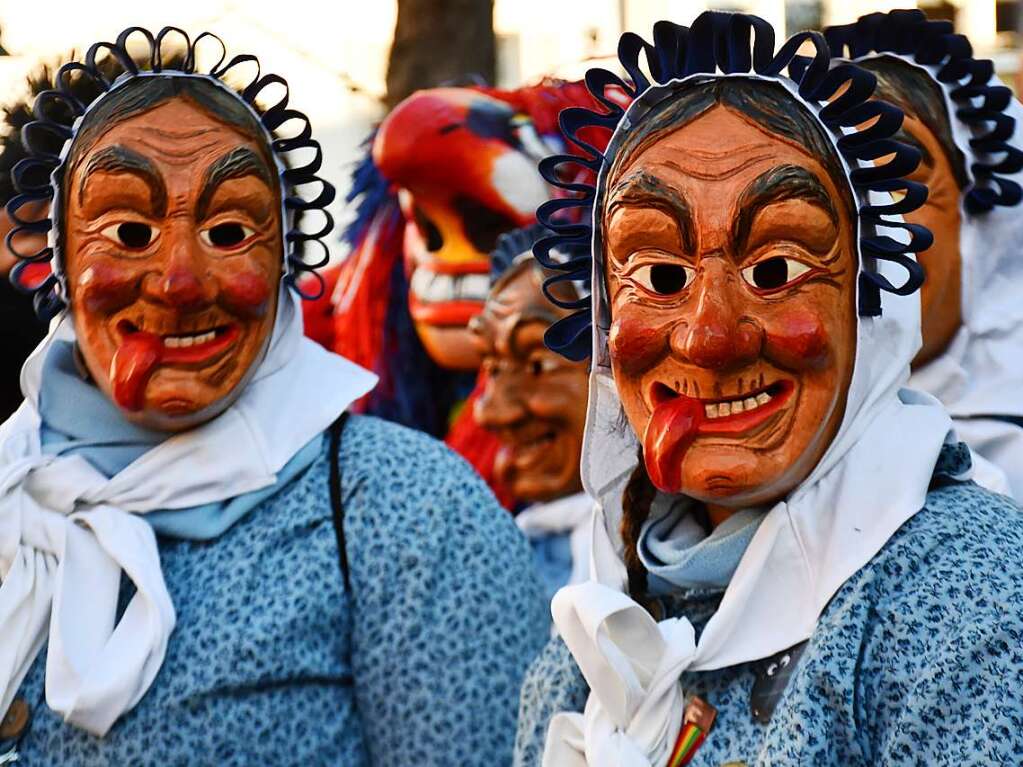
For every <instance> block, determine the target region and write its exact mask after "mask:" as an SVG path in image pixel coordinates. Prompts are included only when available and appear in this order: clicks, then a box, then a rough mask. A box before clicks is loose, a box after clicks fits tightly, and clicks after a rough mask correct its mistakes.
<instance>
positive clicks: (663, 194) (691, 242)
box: [608, 170, 696, 253]
mask: <svg viewBox="0 0 1023 767" xmlns="http://www.w3.org/2000/svg"><path fill="white" fill-rule="evenodd" d="M618 205H646V206H649V207H653V208H660V209H661V210H664V211H666V212H667V213H670V214H671V215H672V216H673V217H674V218H675V221H676V222H677V223H678V224H679V227H680V228H681V230H682V247H683V248H684V249H685V251H686V252H687V253H692V252H694V251H695V250H696V223H695V221H694V219H693V210H692V208H691V207H690V206H689V203H688V202H687V201H686V198H685V197H683V196H682V194H681V193H680V192H679V191H678V190H677V189H675V188H673V187H672V186H670V185H668V184H666V183H665V182H664V181H662V180H661V179H659V178H657V176H654V175H653V174H651V173H647V172H646V171H643V170H639V171H636V172H635V173H630V174H629V175H628V176H626V177H625V178H623V179H622V180H621V181H619V182H618V183H617V184H615V185H614V188H613V189H612V190H611V204H610V205H609V210H608V212H610V211H612V210H614V208H615V207H616V206H618Z"/></svg>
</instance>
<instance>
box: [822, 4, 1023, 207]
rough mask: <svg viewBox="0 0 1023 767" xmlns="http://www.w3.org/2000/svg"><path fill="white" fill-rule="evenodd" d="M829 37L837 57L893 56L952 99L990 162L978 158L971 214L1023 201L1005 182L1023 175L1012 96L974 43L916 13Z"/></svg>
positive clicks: (870, 18) (864, 21) (863, 22)
mask: <svg viewBox="0 0 1023 767" xmlns="http://www.w3.org/2000/svg"><path fill="white" fill-rule="evenodd" d="M824 37H825V39H826V40H827V42H828V45H829V46H830V48H831V50H832V52H833V54H834V55H835V56H842V57H845V58H848V59H851V60H856V59H860V58H863V57H866V56H870V55H872V54H885V53H891V54H895V55H897V56H900V57H904V58H906V59H908V60H910V61H911V62H913V63H915V64H917V65H919V66H922V67H927V68H929V70H930V71H931V73H932V75H933V76H934V78H935V79H936V80H937V81H938V83H939V84H940V85H941V86H942V87H943V88H944V89H945V91H946V92H947V93H948V96H949V98H950V100H951V102H952V104H953V105H954V107H955V115H953V116H954V117H955V118H956V119H958V120H960V121H962V122H963V123H965V124H967V125H968V126H969V127H970V129H971V133H972V134H973V135H972V138H970V149H971V150H973V152H974V153H975V154H976V155H980V156H982V157H983V158H985V159H980V158H975V160H974V162H972V163H971V164H970V167H969V170H970V173H971V176H972V178H973V182H972V184H971V185H970V187H969V188H968V189H967V190H966V192H965V194H964V196H963V205H964V206H965V208H966V210H967V211H968V212H970V213H984V212H986V211H989V210H991V209H992V208H994V207H995V206H996V205H1002V206H1013V205H1018V204H1019V203H1020V201H1021V200H1023V189H1021V188H1020V185H1019V184H1018V183H1016V182H1015V181H1013V180H1011V179H1009V178H1006V176H1007V175H1011V174H1014V173H1018V172H1019V171H1020V170H1023V151H1021V150H1020V149H1019V148H1017V147H1015V146H1012V144H1011V143H1010V142H1011V141H1012V137H1013V134H1014V132H1015V129H1016V120H1015V119H1014V118H1013V117H1012V116H1011V115H1009V114H1006V109H1007V107H1008V106H1009V104H1010V103H1011V102H1012V99H1013V95H1012V91H1011V90H1010V89H1009V88H1007V87H1006V86H1004V85H1001V84H998V83H996V84H992V80H993V79H994V74H995V67H994V64H993V63H992V62H991V61H989V60H988V59H975V58H973V48H972V46H971V45H970V41H969V40H967V39H966V37H964V36H963V35H958V34H956V33H955V31H954V30H953V27H952V24H951V22H948V21H933V20H931V19H928V18H927V16H925V15H924V13H923V12H922V11H919V10H916V9H913V10H897V11H891V12H889V13H871V14H868V15H866V16H861V17H860V18H859V19H858V20H857V21H856V22H854V23H852V24H843V25H841V26H833V27H829V28H827V29H825V30H824Z"/></svg>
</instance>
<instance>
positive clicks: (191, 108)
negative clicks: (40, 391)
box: [62, 81, 283, 431]
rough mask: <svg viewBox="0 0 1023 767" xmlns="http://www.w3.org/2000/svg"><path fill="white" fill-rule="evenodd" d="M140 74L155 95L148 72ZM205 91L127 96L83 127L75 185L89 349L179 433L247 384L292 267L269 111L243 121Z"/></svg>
mask: <svg viewBox="0 0 1023 767" xmlns="http://www.w3.org/2000/svg"><path fill="white" fill-rule="evenodd" d="M193 82H194V81H193ZM133 85H135V98H136V99H140V98H144V95H145V93H144V91H145V88H146V87H147V85H148V84H147V83H145V82H142V83H138V84H133ZM205 88H207V89H210V90H212V89H213V88H214V86H212V85H205ZM202 93H203V87H202V85H193V86H192V87H190V88H189V89H188V95H178V96H172V97H170V98H164V99H163V100H160V101H159V103H156V104H155V105H151V106H148V107H144V108H142V109H138V108H137V107H136V108H134V109H133V108H132V107H131V105H130V104H127V103H126V105H125V106H124V107H123V108H122V111H121V113H120V116H119V117H115V118H111V119H109V120H108V123H107V124H105V125H102V126H98V127H99V128H100V129H98V130H97V129H94V130H92V131H91V132H90V131H84V130H83V132H82V133H80V134H79V138H78V144H79V145H78V146H75V147H74V148H73V150H72V154H71V158H70V164H69V167H68V170H67V175H66V178H65V184H64V190H63V205H64V215H63V229H62V234H63V238H64V243H63V249H64V254H65V255H64V263H65V269H66V272H67V281H68V285H69V291H70V306H71V311H72V314H73V318H74V325H75V331H76V335H77V338H78V347H79V350H80V353H81V357H82V359H83V360H84V362H85V364H86V366H87V367H88V370H89V372H90V373H91V375H92V377H93V378H94V379H95V381H96V383H97V384H98V385H99V386H100V387H101V388H102V390H103V391H104V392H105V393H106V394H107V395H108V396H110V397H111V398H112V399H113V401H114V402H115V403H116V404H117V405H118V407H119V408H120V409H121V410H122V412H123V413H124V414H125V416H126V417H127V418H128V419H129V420H131V421H133V422H136V423H139V424H142V425H145V426H148V427H151V428H157V429H163V430H172V431H174V430H179V429H185V428H189V427H191V426H194V425H196V424H197V423H201V422H203V421H205V420H208V419H209V418H212V417H213V416H215V415H217V414H219V413H220V412H222V411H223V410H224V409H226V408H227V407H228V405H229V404H230V403H231V402H232V401H233V400H234V399H235V398H236V397H237V396H238V394H239V393H240V391H241V390H242V388H243V387H244V385H245V383H246V382H247V380H248V378H249V377H250V376H251V374H252V373H253V372H254V371H255V368H256V366H257V365H258V363H259V361H260V360H261V359H262V356H263V354H264V353H265V350H266V348H267V346H268V343H269V339H270V335H271V331H272V329H273V325H274V317H275V312H276V303H277V293H278V284H279V281H280V278H281V271H282V266H281V264H282V247H283V243H282V235H281V231H282V225H281V224H282V222H281V208H280V205H281V200H280V191H279V184H278V181H277V170H276V168H275V166H274V163H273V161H272V160H271V158H270V154H269V148H268V146H267V145H266V142H265V140H263V139H262V136H261V134H260V133H259V131H258V122H256V119H255V117H252V118H251V120H252V129H251V130H249V129H247V127H246V129H243V128H242V127H241V125H242V123H244V119H241V120H239V119H238V118H237V115H236V116H235V119H234V120H231V119H228V118H227V117H225V114H224V110H223V109H217V108H216V105H215V104H213V101H223V100H224V99H225V98H233V97H231V96H229V95H227V94H214V96H211V102H210V103H204V99H203V98H202ZM216 96H219V99H218V98H216ZM107 98H116V96H115V95H111V96H108V97H107ZM239 107H240V105H239ZM107 111H108V113H109V112H110V111H111V110H110V109H108V110H107ZM112 114H113V115H115V116H117V115H118V114H119V113H118V111H117V109H114V110H113V112H112ZM125 114H127V116H126V117H125V116H124V115H125ZM257 136H258V137H259V138H257Z"/></svg>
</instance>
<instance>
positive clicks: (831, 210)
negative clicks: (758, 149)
mask: <svg viewBox="0 0 1023 767" xmlns="http://www.w3.org/2000/svg"><path fill="white" fill-rule="evenodd" d="M785 200H806V201H807V202H809V203H811V204H813V205H816V206H817V207H819V208H821V209H822V210H823V211H824V212H825V213H827V214H828V218H830V219H831V222H832V223H833V224H835V225H837V224H838V213H837V212H836V211H835V206H834V203H832V201H831V198H830V197H829V196H828V192H827V190H826V189H825V188H824V185H823V184H822V183H821V181H820V179H819V178H817V176H815V175H814V174H813V173H811V172H810V171H808V170H807V169H806V168H801V167H799V166H798V165H779V166H777V167H775V168H772V169H771V170H769V171H767V172H766V173H762V174H761V175H759V176H757V177H756V178H755V179H753V180H752V181H751V182H750V183H749V185H748V186H747V187H746V188H745V189H744V190H743V192H742V194H741V195H740V196H739V215H738V216H736V219H735V224H734V225H733V227H732V242H734V243H735V245H736V248H737V249H738V250H739V251H740V252H741V251H742V250H743V249H744V248H745V247H746V241H747V240H748V239H749V233H750V227H752V225H753V219H754V218H755V217H756V215H757V213H758V212H760V210H762V209H763V208H765V207H767V206H768V205H771V204H772V203H776V202H783V201H785Z"/></svg>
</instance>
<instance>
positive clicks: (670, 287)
mask: <svg viewBox="0 0 1023 767" xmlns="http://www.w3.org/2000/svg"><path fill="white" fill-rule="evenodd" d="M629 276H630V277H631V278H632V280H634V281H635V282H638V283H639V284H640V285H642V286H643V288H645V289H646V290H647V291H649V292H650V293H654V294H656V295H659V296H674V295H676V294H678V293H681V292H682V291H683V290H685V289H686V288H688V287H689V285H690V283H692V281H693V277H694V276H696V270H695V269H693V268H692V267H689V266H684V265H683V264H665V263H660V264H644V265H643V266H640V267H639V268H638V269H636V270H635V271H634V272H633V273H632V274H630V275H629Z"/></svg>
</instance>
